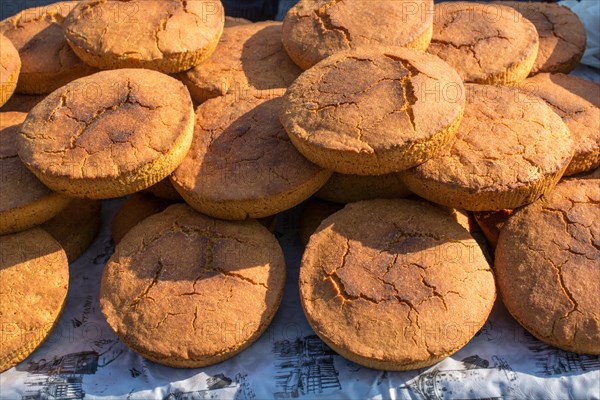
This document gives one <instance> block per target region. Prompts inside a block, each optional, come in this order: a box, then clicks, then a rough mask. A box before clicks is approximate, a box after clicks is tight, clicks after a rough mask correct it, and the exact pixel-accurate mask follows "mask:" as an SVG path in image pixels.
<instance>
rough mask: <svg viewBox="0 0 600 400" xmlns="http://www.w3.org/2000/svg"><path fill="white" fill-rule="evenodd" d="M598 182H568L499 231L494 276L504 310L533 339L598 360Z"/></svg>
mask: <svg viewBox="0 0 600 400" xmlns="http://www.w3.org/2000/svg"><path fill="white" fill-rule="evenodd" d="M599 188H600V180H599V179H569V180H566V181H564V182H561V183H559V184H558V185H557V186H556V188H555V189H554V190H553V191H552V192H551V193H549V194H547V195H545V196H544V197H543V198H542V199H540V200H539V201H536V202H535V203H533V204H531V205H529V206H527V207H524V208H522V209H520V210H517V211H516V212H515V213H514V214H513V215H512V216H511V217H510V218H509V219H508V222H506V224H505V225H504V227H503V228H502V231H501V232H500V237H499V239H498V246H497V247H496V261H495V266H494V268H495V271H496V277H497V279H498V289H499V292H500V295H501V297H502V300H503V301H504V304H505V305H506V307H507V308H508V310H509V311H510V313H511V314H512V315H513V316H514V317H515V319H516V320H517V321H518V322H519V323H520V324H521V325H523V327H524V328H525V329H527V330H528V331H529V332H531V334H533V335H534V336H535V337H537V338H538V339H540V340H541V341H543V342H546V343H548V344H551V345H553V346H556V347H559V348H561V349H563V350H567V351H573V352H576V353H585V354H600V296H599V295H598V290H597V289H598V282H599V281H600V190H598V189H599Z"/></svg>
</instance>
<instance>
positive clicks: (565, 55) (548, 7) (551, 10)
mask: <svg viewBox="0 0 600 400" xmlns="http://www.w3.org/2000/svg"><path fill="white" fill-rule="evenodd" d="M497 4H500V5H503V6H508V7H511V8H514V9H515V10H517V11H518V12H519V13H520V14H522V15H523V17H525V18H527V19H528V20H529V21H531V22H532V23H533V25H535V28H536V30H537V33H538V36H539V41H540V46H539V50H538V55H537V58H536V60H535V63H534V64H533V68H532V70H531V74H530V75H535V74H538V73H540V72H552V73H555V72H563V73H565V74H568V73H569V72H571V71H572V70H573V69H575V67H576V66H577V64H579V61H580V60H581V57H583V53H584V51H585V44H586V34H585V27H584V26H583V24H582V23H581V21H580V20H579V18H578V17H577V15H576V14H575V13H574V12H573V11H571V10H570V9H569V8H567V7H565V6H563V5H560V4H556V3H543V2H541V1H533V2H520V1H500V2H497Z"/></svg>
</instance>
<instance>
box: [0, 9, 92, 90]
mask: <svg viewBox="0 0 600 400" xmlns="http://www.w3.org/2000/svg"><path fill="white" fill-rule="evenodd" d="M76 4H77V2H76V1H66V2H60V3H55V4H52V5H50V6H44V7H36V8H29V9H27V10H23V11H21V12H20V13H18V14H17V15H15V16H13V17H10V18H7V19H5V20H4V21H2V22H0V33H1V34H3V35H6V37H8V38H9V39H10V40H11V41H12V42H13V44H14V45H15V47H16V48H17V50H18V51H19V54H20V57H21V62H22V66H21V73H20V75H19V82H18V84H17V89H16V91H17V92H18V93H23V94H46V93H50V92H53V91H54V90H56V89H58V88H59V87H61V86H63V85H65V84H67V83H69V82H71V81H73V80H75V79H77V78H81V77H83V76H86V75H90V74H92V73H94V72H96V71H97V70H96V69H95V68H92V67H90V66H88V65H86V64H85V63H84V62H83V61H81V60H80V59H79V57H77V56H76V55H75V53H74V52H73V50H71V48H70V47H69V45H68V44H67V41H66V40H65V29H64V26H63V22H64V19H65V17H66V16H67V14H68V13H69V12H70V11H71V9H73V7H75V5H76ZM3 49H4V47H3ZM3 51H4V50H3Z"/></svg>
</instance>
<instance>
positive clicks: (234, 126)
mask: <svg viewBox="0 0 600 400" xmlns="http://www.w3.org/2000/svg"><path fill="white" fill-rule="evenodd" d="M281 104H282V98H281V97H276V98H269V97H268V96H267V97H254V96H250V97H247V98H243V99H239V100H238V99H236V98H235V97H233V96H227V97H222V98H216V99H211V100H208V101H207V102H205V103H203V104H202V105H200V107H198V109H197V110H196V127H195V132H194V140H193V142H192V147H191V149H190V152H189V153H188V156H187V157H186V158H185V159H184V160H183V162H182V163H181V165H180V166H179V167H178V168H177V169H176V170H175V172H174V173H173V174H172V175H171V181H172V182H173V185H174V186H175V189H177V191H178V192H179V193H180V194H181V196H182V197H183V198H184V199H185V201H186V202H187V203H188V204H190V205H191V206H192V207H194V208H195V209H196V210H198V211H200V212H202V213H204V214H207V215H211V216H213V217H217V218H223V219H229V220H243V219H246V218H262V217H266V216H269V215H273V214H277V213H279V212H280V211H284V210H287V209H289V208H291V207H293V206H295V205H297V204H299V203H301V202H302V201H304V200H306V199H307V198H309V197H310V196H311V195H312V194H313V193H314V192H316V191H317V190H319V188H320V187H321V186H323V185H324V184H325V182H327V179H329V177H330V176H331V172H330V171H327V170H325V169H323V168H321V167H319V166H317V165H315V164H313V163H311V162H310V161H308V160H307V159H305V158H304V157H303V156H302V155H301V154H300V153H299V152H298V151H297V150H296V148H295V147H294V146H293V145H292V143H291V142H290V139H289V138H288V136H287V134H286V133H285V130H284V129H283V127H282V126H281V123H280V122H279V118H278V116H279V112H280V109H281Z"/></svg>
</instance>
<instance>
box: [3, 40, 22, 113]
mask: <svg viewBox="0 0 600 400" xmlns="http://www.w3.org/2000/svg"><path fill="white" fill-rule="evenodd" d="M0 49H2V52H0V107H2V106H3V105H4V104H6V102H7V101H8V99H10V97H11V96H12V95H13V93H14V92H15V89H16V87H17V80H18V79H19V72H20V71H21V58H20V57H19V52H18V51H17V49H15V46H14V45H13V44H12V42H11V41H10V40H9V39H7V38H6V37H5V36H4V35H2V34H1V33H0Z"/></svg>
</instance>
